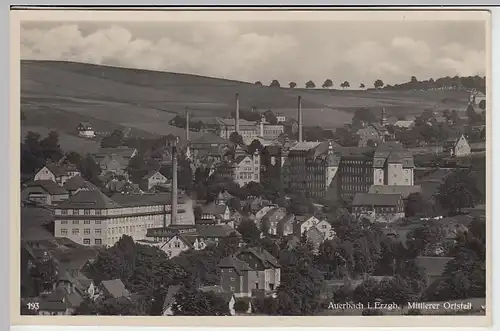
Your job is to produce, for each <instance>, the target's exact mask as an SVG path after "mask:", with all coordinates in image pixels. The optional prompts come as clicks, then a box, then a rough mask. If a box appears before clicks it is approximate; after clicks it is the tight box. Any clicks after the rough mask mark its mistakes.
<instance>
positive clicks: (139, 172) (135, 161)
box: [127, 153, 149, 183]
mask: <svg viewBox="0 0 500 331" xmlns="http://www.w3.org/2000/svg"><path fill="white" fill-rule="evenodd" d="M148 172H149V169H148V168H147V165H146V161H145V159H144V155H143V154H142V153H138V154H136V155H135V156H134V157H133V158H132V159H130V161H129V163H128V165H127V173H129V174H130V179H131V180H132V182H134V183H139V182H140V180H141V179H142V177H144V176H145V175H146V174H147V173H148Z"/></svg>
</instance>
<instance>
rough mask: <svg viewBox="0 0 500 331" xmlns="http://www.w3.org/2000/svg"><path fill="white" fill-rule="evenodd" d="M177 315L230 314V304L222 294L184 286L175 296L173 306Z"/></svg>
mask: <svg viewBox="0 0 500 331" xmlns="http://www.w3.org/2000/svg"><path fill="white" fill-rule="evenodd" d="M172 310H173V312H174V315H176V316H230V315H231V314H230V312H229V305H228V303H227V302H225V300H224V299H222V297H221V296H218V295H216V294H215V293H212V292H207V293H204V292H202V291H199V290H196V289H193V288H189V287H186V288H183V289H182V290H180V291H179V293H177V295H176V296H175V301H174V304H173V307H172Z"/></svg>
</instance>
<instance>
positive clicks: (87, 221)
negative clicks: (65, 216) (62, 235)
mask: <svg viewBox="0 0 500 331" xmlns="http://www.w3.org/2000/svg"><path fill="white" fill-rule="evenodd" d="M92 222H94V223H95V224H98V225H99V224H101V220H84V221H83V224H91V223H92ZM71 223H72V224H74V225H78V224H80V220H73V221H71ZM61 224H68V220H61Z"/></svg>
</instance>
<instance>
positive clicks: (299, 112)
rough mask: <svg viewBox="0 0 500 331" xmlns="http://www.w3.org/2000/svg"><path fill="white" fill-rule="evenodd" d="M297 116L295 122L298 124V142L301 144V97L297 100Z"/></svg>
mask: <svg viewBox="0 0 500 331" xmlns="http://www.w3.org/2000/svg"><path fill="white" fill-rule="evenodd" d="M297 108H298V114H297V117H298V119H297V121H298V122H299V142H302V97H301V96H300V95H299V98H298V105H297Z"/></svg>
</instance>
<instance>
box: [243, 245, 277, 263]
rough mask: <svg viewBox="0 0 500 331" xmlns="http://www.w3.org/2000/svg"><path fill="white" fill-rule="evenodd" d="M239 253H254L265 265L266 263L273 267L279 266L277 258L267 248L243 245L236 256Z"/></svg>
mask: <svg viewBox="0 0 500 331" xmlns="http://www.w3.org/2000/svg"><path fill="white" fill-rule="evenodd" d="M241 253H251V254H253V255H255V256H256V257H257V258H258V259H259V260H260V261H261V262H262V263H263V264H264V265H265V266H266V265H269V264H270V265H271V266H273V267H274V268H279V267H280V264H279V262H278V260H277V259H276V258H275V257H274V256H273V255H272V254H271V253H269V252H268V251H267V250H265V249H263V248H262V247H259V248H257V247H244V248H242V249H240V250H239V251H238V253H237V256H238V255H240V254H241Z"/></svg>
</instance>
